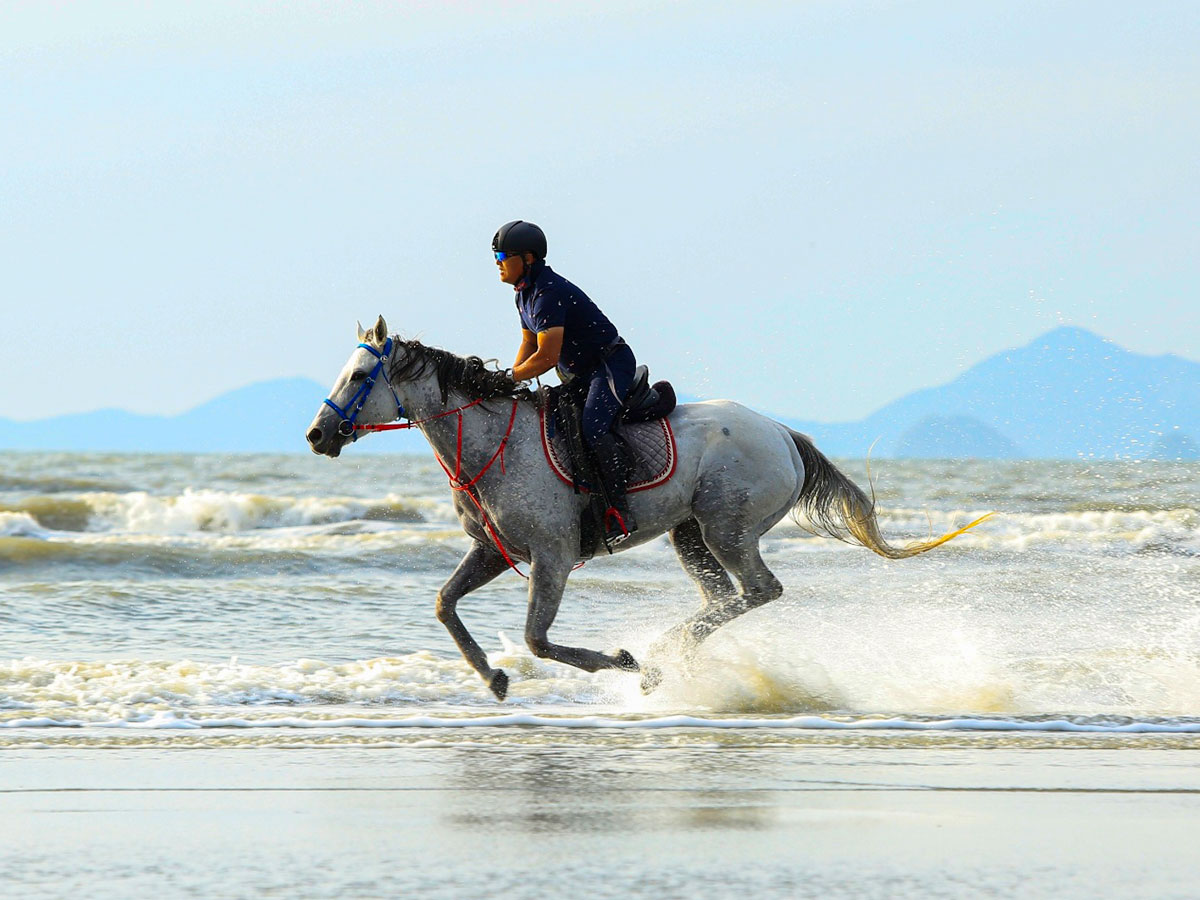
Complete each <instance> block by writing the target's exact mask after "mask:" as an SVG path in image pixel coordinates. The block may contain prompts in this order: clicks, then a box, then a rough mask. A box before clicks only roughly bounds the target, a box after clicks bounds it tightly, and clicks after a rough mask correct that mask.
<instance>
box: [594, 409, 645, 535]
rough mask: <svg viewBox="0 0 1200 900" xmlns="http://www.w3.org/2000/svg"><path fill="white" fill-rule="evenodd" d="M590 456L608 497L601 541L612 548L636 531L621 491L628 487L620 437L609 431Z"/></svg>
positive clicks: (627, 465)
mask: <svg viewBox="0 0 1200 900" xmlns="http://www.w3.org/2000/svg"><path fill="white" fill-rule="evenodd" d="M592 455H593V456H594V457H595V460H596V466H597V468H599V470H600V479H601V481H602V482H603V484H604V496H605V498H606V499H607V500H608V509H607V510H606V511H605V513H604V540H605V543H607V544H608V545H609V547H614V546H616V545H617V544H620V543H621V542H622V541H625V540H626V539H628V537H629V536H630V535H631V534H633V532H635V531H637V523H636V522H634V520H633V514H632V513H631V512H630V511H629V503H628V500H627V498H626V494H625V491H626V488H627V487H628V486H629V470H630V465H629V458H628V456H627V455H626V451H625V448H624V446H623V445H622V443H621V441H620V439H619V438H618V437H617V436H616V435H615V434H612V433H611V432H610V433H608V434H606V435H604V436H603V437H601V438H600V439H599V440H598V441H596V443H595V444H594V445H593V446H592Z"/></svg>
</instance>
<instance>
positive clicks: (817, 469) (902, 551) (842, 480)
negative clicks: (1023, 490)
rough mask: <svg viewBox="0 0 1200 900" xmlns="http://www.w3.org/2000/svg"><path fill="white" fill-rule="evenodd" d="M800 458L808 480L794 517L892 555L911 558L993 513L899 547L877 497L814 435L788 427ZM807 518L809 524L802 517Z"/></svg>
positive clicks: (809, 526)
mask: <svg viewBox="0 0 1200 900" xmlns="http://www.w3.org/2000/svg"><path fill="white" fill-rule="evenodd" d="M788 432H789V433H790V434H791V436H792V440H793V441H794V442H795V444H796V449H797V450H798V451H800V459H801V461H802V462H803V463H804V484H803V485H801V487H800V499H799V500H797V501H796V505H795V506H794V507H792V518H793V519H795V521H796V524H797V525H799V526H800V527H801V528H805V529H806V530H809V531H813V532H814V533H822V534H825V535H828V536H829V537H833V538H837V539H838V540H839V541H848V542H850V543H856V544H861V545H862V546H864V547H866V548H867V549H868V550H873V551H874V552H876V553H878V554H879V555H880V556H886V557H887V558H888V559H907V558H908V557H910V556H916V555H917V554H918V553H924V552H925V551H926V550H932V549H933V548H934V547H940V546H941V545H942V544H944V543H946V542H947V541H949V540H953V539H954V538H956V537H958V536H959V535H960V534H962V533H963V532H964V531H969V530H970V529H972V528H974V527H975V526H976V525H978V524H979V523H980V522H982V521H983V520H984V519H987V518H989V517H990V516H992V515H993V513H988V514H987V515H985V516H980V517H979V518H978V519H976V520H975V521H974V522H971V523H970V524H969V525H964V526H963V527H962V528H959V529H958V530H957V531H951V532H948V533H946V534H943V535H942V536H941V537H938V538H933V539H931V540H928V541H915V542H913V543H911V544H905V545H904V546H903V547H897V546H894V545H892V544H889V543H888V542H887V539H886V538H884V536H883V534H882V533H881V532H880V530H879V520H878V519H877V518H876V517H875V498H874V496H872V497H867V495H866V494H864V493H863V491H862V488H860V487H859V486H858V485H856V484H855V483H854V482H853V481H851V480H850V479H849V478H847V477H846V476H845V475H843V474H842V473H841V471H839V470H838V468H837V466H835V465H834V464H833V463H831V462H830V461H829V458H828V457H827V456H825V454H824V453H822V452H821V451H820V450H818V449H817V448H816V446H814V444H813V442H812V439H811V438H809V437H808V436H807V435H803V434H801V433H800V432H798V431H792V429H790V428H789V429H788ZM801 517H803V518H804V519H807V524H806V523H805V522H803V521H801Z"/></svg>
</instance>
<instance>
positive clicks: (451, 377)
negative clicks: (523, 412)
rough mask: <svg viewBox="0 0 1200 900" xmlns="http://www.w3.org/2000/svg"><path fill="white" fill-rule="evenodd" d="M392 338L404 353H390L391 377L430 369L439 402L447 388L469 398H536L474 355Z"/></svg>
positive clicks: (446, 396)
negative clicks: (439, 395)
mask: <svg viewBox="0 0 1200 900" xmlns="http://www.w3.org/2000/svg"><path fill="white" fill-rule="evenodd" d="M394 340H395V341H396V343H397V344H399V345H400V346H401V347H403V348H404V353H402V354H396V353H393V356H392V358H393V360H394V361H393V363H392V370H391V373H390V375H391V377H392V378H393V379H395V380H396V381H408V380H411V379H413V378H420V377H421V376H422V375H425V374H426V373H428V372H429V371H430V370H433V372H434V374H435V375H436V376H437V380H438V387H439V388H440V389H441V392H442V403H446V402H447V400H448V399H449V394H450V391H458V392H459V393H462V394H465V395H466V396H467V398H468V399H470V400H495V399H498V398H500V397H507V398H509V399H510V400H530V401H532V400H534V399H535V398H536V395H535V394H534V393H533V392H532V391H530V390H529V389H528V388H523V387H521V386H519V385H518V384H517V383H516V382H515V381H513V380H512V379H511V378H509V377H508V376H507V375H506V374H504V373H503V372H498V371H496V370H495V369H489V368H488V367H487V364H486V363H485V362H484V361H483V360H482V359H480V358H479V357H478V356H459V355H458V354H457V353H451V352H450V351H449V350H442V349H441V348H439V347H427V346H425V345H424V344H422V343H421V342H420V341H418V340H411V341H402V340H400V339H399V338H394Z"/></svg>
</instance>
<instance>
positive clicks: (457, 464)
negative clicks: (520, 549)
mask: <svg viewBox="0 0 1200 900" xmlns="http://www.w3.org/2000/svg"><path fill="white" fill-rule="evenodd" d="M482 402H483V401H482V400H473V401H472V402H470V403H468V404H467V405H466V406H460V407H458V409H452V410H450V411H448V412H444V413H438V414H437V415H436V416H430V417H429V418H427V419H420V420H418V421H416V422H404V423H400V424H388V425H355V426H354V429H355V430H356V431H395V430H396V429H399V428H413V427H415V426H417V425H423V424H424V423H426V422H432V421H433V420H434V419H441V418H444V417H446V416H453V415H457V416H458V441H457V443H458V450H457V452H456V454H455V459H454V471H453V472H451V471H450V469H449V467H448V466H447V465H446V464H445V463H444V462H442V458H441V457H440V456H438V453H437V451H436V450H434V453H433V455H434V458H435V459H436V460H437V461H438V465H439V466H441V467H442V471H443V472H445V473H446V477H447V478H449V479H450V489H451V490H455V491H464V492H465V493H466V495H467V496H468V497H470V498H471V502H472V503H474V504H475V508H476V509H478V510H479V515H480V517H481V518H482V519H483V525H484V527H485V528H487V530H488V534H490V535H491V536H492V541H493V542H494V543H495V544H496V549H497V550H499V551H500V555H501V556H503V557H504V561H505V562H506V563H508V565H509V567H510V568H511V569H512V570H513V571H514V572H516V573H517V574H518V575H520V576H521V577H522V578H526V579H528V578H529V576H528V575H526V574H525V573H524V572H522V571H521V570H520V569H518V568H517V564H516V563H515V562H513V560H512V557H511V556H509V555H508V551H507V550H505V549H504V545H503V544H502V543H500V535H498V534H496V529H495V528H493V527H492V523H491V522H490V521H489V520H488V517H487V513H485V512H484V511H483V505H482V504H481V503H480V502H479V498H478V497H476V496H475V492H474V491H473V490H471V488H472V487H474V486H475V484H476V483H477V482H478V481H479V479H480V478H482V477H483V476H484V474H485V473H486V472H487V470H488V469H490V468H491V467H492V464H493V463H494V462H495V461H496V460H497V459H498V460H500V474H502V475H503V474H506V473H505V471H504V448H505V447H506V446H508V439H509V436H510V435H512V430H513V423H514V422H516V421H517V403H518V401H517V400H513V406H512V413H511V414H510V415H509V417H508V429H507V430H506V431H505V432H504V437H503V438H501V439H500V446H499V447H497V448H496V452H495V453H493V454H492V458H491V459H489V460H488V461H487V463H486V464H485V465H484V467H483V468H482V469H480V470H479V473H478V474H477V475H476V476H475V477H474V478H472V479H471V480H470V481H464V480H463V477H462V443H463V410H464V409H470V408H471V407H472V406H477V405H478V404H480V403H482Z"/></svg>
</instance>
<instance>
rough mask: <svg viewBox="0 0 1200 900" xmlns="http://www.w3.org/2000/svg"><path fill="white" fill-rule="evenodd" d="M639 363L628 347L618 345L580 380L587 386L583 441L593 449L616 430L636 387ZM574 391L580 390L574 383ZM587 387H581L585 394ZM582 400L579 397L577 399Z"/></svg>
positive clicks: (581, 392)
mask: <svg viewBox="0 0 1200 900" xmlns="http://www.w3.org/2000/svg"><path fill="white" fill-rule="evenodd" d="M635 368H637V360H635V359H634V356H633V351H632V350H631V349H629V345H628V344H624V343H621V344H618V345H617V346H616V347H614V348H613V349H612V351H611V352H610V353H609V354H608V356H607V358H606V359H604V360H603V361H601V362H600V364H599V365H597V366H596V367H595V368H594V369H592V371H591V372H590V373H588V374H587V375H583V376H581V377H579V378H577V379H576V381H577V382H579V381H583V382H586V391H587V394H586V398H585V399H584V403H583V439H584V441H585V442H586V443H587V445H588V446H589V447H594V446H595V445H596V441H598V440H599V439H600V438H602V437H604V435H606V434H608V433H609V431H611V430H612V426H613V422H615V421H616V418H617V416H618V415H620V413H621V408H622V407H623V406H624V405H625V397H626V396H627V395H628V394H629V388H630V387H631V386H632V385H633V370H634V369H635ZM572 387H573V388H574V387H576V385H575V384H574V383H573V384H572ZM584 389H585V385H584V384H579V385H578V390H579V392H580V394H581V395H582V394H583V391H584ZM577 396H578V395H577Z"/></svg>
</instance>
